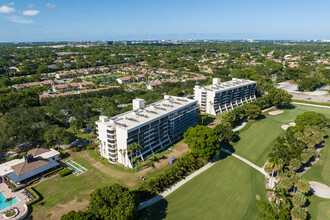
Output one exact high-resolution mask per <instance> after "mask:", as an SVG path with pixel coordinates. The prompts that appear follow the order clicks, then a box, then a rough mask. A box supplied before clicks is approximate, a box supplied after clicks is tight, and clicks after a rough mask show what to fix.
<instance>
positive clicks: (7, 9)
mask: <svg viewBox="0 0 330 220" xmlns="http://www.w3.org/2000/svg"><path fill="white" fill-rule="evenodd" d="M15 12H16V10H15V8H11V7H8V6H7V5H3V6H1V7H0V14H12V13H15Z"/></svg>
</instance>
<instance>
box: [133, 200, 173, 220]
mask: <svg viewBox="0 0 330 220" xmlns="http://www.w3.org/2000/svg"><path fill="white" fill-rule="evenodd" d="M167 207H168V202H167V200H166V199H162V200H160V201H159V202H157V203H156V204H154V205H152V206H149V207H148V208H146V209H143V210H141V211H139V213H138V219H145V220H147V219H165V218H166V216H167V213H166V211H167Z"/></svg>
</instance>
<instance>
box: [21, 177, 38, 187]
mask: <svg viewBox="0 0 330 220" xmlns="http://www.w3.org/2000/svg"><path fill="white" fill-rule="evenodd" d="M39 180H40V178H39V177H38V178H35V179H33V180H31V181H30V182H28V183H26V184H25V186H30V185H33V184H35V183H37V182H39Z"/></svg>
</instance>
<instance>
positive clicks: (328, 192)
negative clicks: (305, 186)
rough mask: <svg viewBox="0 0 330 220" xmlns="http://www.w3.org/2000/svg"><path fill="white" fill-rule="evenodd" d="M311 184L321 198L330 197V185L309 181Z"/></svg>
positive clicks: (314, 191)
mask: <svg viewBox="0 0 330 220" xmlns="http://www.w3.org/2000/svg"><path fill="white" fill-rule="evenodd" d="M309 183H310V184H311V191H312V193H314V194H315V195H317V196H318V197H321V198H326V199H330V187H329V186H327V185H324V184H322V183H319V182H315V181H309Z"/></svg>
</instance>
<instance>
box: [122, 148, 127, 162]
mask: <svg viewBox="0 0 330 220" xmlns="http://www.w3.org/2000/svg"><path fill="white" fill-rule="evenodd" d="M122 154H123V156H124V164H125V166H126V154H127V150H126V149H123V150H122Z"/></svg>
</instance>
